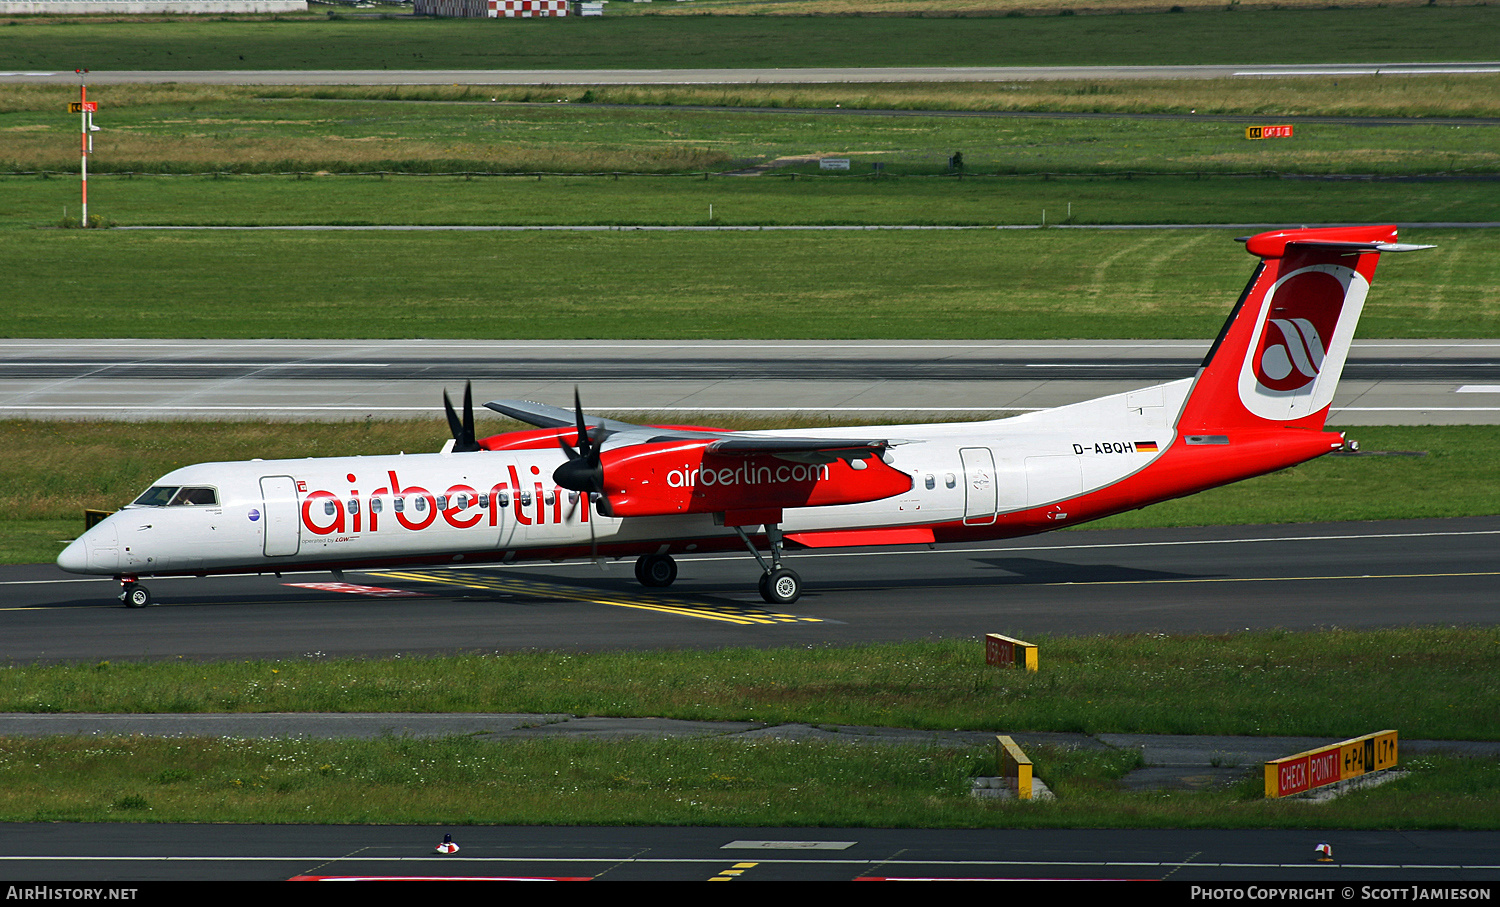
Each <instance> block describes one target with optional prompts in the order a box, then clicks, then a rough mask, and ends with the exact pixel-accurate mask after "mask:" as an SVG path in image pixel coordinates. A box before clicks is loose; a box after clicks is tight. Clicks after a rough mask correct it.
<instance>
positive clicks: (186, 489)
mask: <svg viewBox="0 0 1500 907" xmlns="http://www.w3.org/2000/svg"><path fill="white" fill-rule="evenodd" d="M133 503H134V504H135V506H137V507H202V506H204V505H217V504H218V503H219V492H218V491H217V490H216V489H213V488H205V487H203V486H198V485H187V486H182V487H177V486H172V485H153V486H151V487H150V488H148V489H146V493H145V494H143V495H141V496H140V497H138V498H136V499H135V501H134V502H133Z"/></svg>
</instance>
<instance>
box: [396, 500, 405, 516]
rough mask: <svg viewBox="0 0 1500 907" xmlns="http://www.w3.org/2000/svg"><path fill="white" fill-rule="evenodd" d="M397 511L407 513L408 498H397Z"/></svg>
mask: <svg viewBox="0 0 1500 907" xmlns="http://www.w3.org/2000/svg"><path fill="white" fill-rule="evenodd" d="M396 512H397V513H405V512H406V498H396Z"/></svg>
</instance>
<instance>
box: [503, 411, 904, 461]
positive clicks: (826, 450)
mask: <svg viewBox="0 0 1500 907" xmlns="http://www.w3.org/2000/svg"><path fill="white" fill-rule="evenodd" d="M485 408H487V409H491V410H494V411H495V412H497V413H500V414H501V415H504V416H509V417H510V418H512V419H515V420H517V421H519V422H525V423H527V424H528V425H535V426H537V427H539V428H572V427H574V426H575V425H577V419H578V414H577V413H576V412H574V411H573V410H569V409H564V408H563V407H560V406H549V405H547V404H545V403H534V402H531V401H529V400H491V401H490V402H489V403H486V404H485ZM584 422H585V424H587V425H588V426H590V427H591V428H593V427H599V428H602V429H603V434H602V435H601V436H600V437H599V439H598V440H599V441H601V442H602V441H603V440H604V439H605V438H613V442H614V443H613V444H612V445H611V446H612V447H614V446H620V445H621V444H622V443H623V444H655V443H659V442H663V441H707V442H710V443H709V444H708V446H707V448H706V450H707V452H708V453H712V454H719V455H723V456H734V455H740V456H754V455H756V454H769V455H771V456H776V457H780V458H781V459H784V460H791V461H793V462H799V463H832V462H833V461H834V460H863V459H866V458H867V457H870V456H879V455H880V454H881V453H882V452H884V451H885V450H886V448H888V447H890V446H891V442H889V441H887V440H884V439H869V438H785V437H776V438H766V437H757V436H755V435H753V434H744V433H740V432H729V431H699V430H696V429H690V428H663V427H658V426H652V425H636V424H635V423H633V422H621V421H619V420H617V419H605V418H603V417H600V416H587V417H585V418H584ZM589 434H590V435H593V434H594V432H593V431H592V430H591V431H590V432H589ZM621 435H623V436H625V437H619V436H621Z"/></svg>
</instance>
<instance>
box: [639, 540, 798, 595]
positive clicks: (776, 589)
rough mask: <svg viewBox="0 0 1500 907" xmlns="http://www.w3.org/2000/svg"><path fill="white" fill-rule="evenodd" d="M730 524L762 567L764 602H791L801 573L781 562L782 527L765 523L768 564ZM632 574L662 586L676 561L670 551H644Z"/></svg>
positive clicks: (674, 570) (671, 577) (673, 574)
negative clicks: (663, 552) (769, 559)
mask: <svg viewBox="0 0 1500 907" xmlns="http://www.w3.org/2000/svg"><path fill="white" fill-rule="evenodd" d="M733 528H734V531H735V533H736V534H738V535H739V537H740V539H741V540H742V541H744V543H745V547H747V548H749V549H750V553H751V554H752V555H754V556H755V560H756V562H757V563H759V564H760V567H761V570H763V571H764V572H763V573H762V574H761V577H760V583H759V589H760V597H761V598H762V599H764V600H765V602H766V604H769V605H790V604H791V603H792V602H794V601H796V600H797V599H799V598H801V597H802V577H800V576H798V575H797V571H795V570H792V569H790V568H787V567H783V566H781V529H780V528H779V527H777V526H767V527H766V537H767V538H769V539H770V540H771V562H770V563H769V564H768V563H766V559H765V558H763V557H761V554H760V551H759V550H757V549H756V547H755V543H753V542H751V541H750V536H749V535H747V534H746V533H745V530H744V529H743V528H741V527H739V526H735V527H733ZM635 578H636V580H637V581H638V582H639V583H640V584H641V585H642V586H645V587H646V588H648V589H665V588H666V587H667V586H670V585H672V583H673V581H674V580H676V579H677V562H676V561H674V560H672V556H671V555H669V554H643V555H641V556H640V557H638V558H636V559H635Z"/></svg>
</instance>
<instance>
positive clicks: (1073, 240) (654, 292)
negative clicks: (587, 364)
mask: <svg viewBox="0 0 1500 907" xmlns="http://www.w3.org/2000/svg"><path fill="white" fill-rule="evenodd" d="M204 198H205V200H208V199H211V196H210V195H208V194H205V196H204ZM1244 232H1245V231H1244V230H1238V231H1235V230H1222V229H1221V230H1159V231H1152V230H1143V231H1123V232H1121V233H1119V234H1118V235H1115V234H1109V233H1099V232H1097V231H1092V230H1088V231H1084V230H1046V231H996V230H973V231H954V232H945V233H942V234H929V233H925V232H919V231H854V232H845V231H837V232H815V233H807V232H795V231H794V232H776V231H751V232H732V233H717V232H714V233H697V232H687V233H649V232H636V231H609V232H593V233H570V232H545V233H481V234H471V233H463V232H374V233H337V232H335V233H328V232H314V233H301V232H277V231H270V232H232V233H218V232H208V233H202V232H180V231H140V232H136V231H120V230H99V231H80V230H68V231H49V230H21V231H15V232H12V233H10V234H9V235H7V237H6V241H5V245H4V250H3V252H0V255H3V257H4V267H5V270H6V274H7V280H8V283H7V288H6V293H7V295H8V296H9V298H10V299H12V300H15V301H16V303H17V304H16V305H14V306H13V307H12V310H11V311H10V312H9V313H8V317H7V318H6V323H5V326H4V332H5V333H6V334H8V335H10V336H13V337H368V338H380V337H412V336H424V337H489V338H632V337H655V338H663V339H666V338H695V337H703V338H725V339H730V338H861V337H862V338H907V339H910V338H934V339H945V338H991V337H993V338H1018V337H1020V338H1024V337H1090V338H1096V337H1127V338H1132V337H1149V338H1155V337H1181V338H1211V337H1213V336H1215V335H1216V334H1217V332H1218V329H1219V326H1220V325H1221V324H1222V323H1223V320H1224V317H1225V315H1226V314H1227V312H1228V310H1229V308H1230V307H1231V306H1232V305H1233V302H1234V299H1235V298H1236V296H1237V295H1238V293H1239V291H1240V289H1241V288H1242V287H1243V286H1244V282H1245V280H1246V278H1247V277H1248V275H1249V274H1250V271H1251V267H1252V264H1253V262H1252V261H1251V260H1250V259H1249V257H1248V256H1246V255H1245V254H1244V253H1243V251H1242V250H1241V249H1240V248H1239V247H1237V246H1236V244H1235V243H1234V242H1233V241H1232V240H1233V238H1234V237H1235V236H1236V235H1240V234H1242V233H1244ZM1494 232H1495V231H1492V230H1412V231H1407V232H1406V233H1404V234H1403V238H1404V239H1407V240H1409V241H1415V242H1425V243H1436V244H1437V245H1438V248H1437V249H1434V250H1431V251H1428V252H1423V253H1421V254H1420V255H1411V256H1404V257H1403V258H1401V259H1399V260H1395V261H1392V262H1388V263H1384V264H1382V270H1381V272H1380V276H1379V279H1378V281H1377V283H1376V286H1375V289H1374V291H1373V292H1372V294H1371V303H1370V305H1369V306H1368V308H1367V312H1366V314H1365V317H1364V319H1363V320H1362V322H1361V327H1360V336H1362V337H1492V336H1500V296H1497V293H1500V290H1497V287H1500V279H1497V269H1500V259H1497V258H1496V257H1495V256H1493V255H1491V254H1488V251H1487V250H1489V249H1490V248H1492V246H1493V243H1494V240H1493V234H1494ZM80 263H86V264H83V265H81V264H80ZM537 300H546V304H545V305H538V304H537ZM730 300H732V303H731V302H730ZM22 301H24V304H20V303H22ZM59 312H66V313H68V317H67V318H59V317H57V315H58V313H59Z"/></svg>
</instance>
